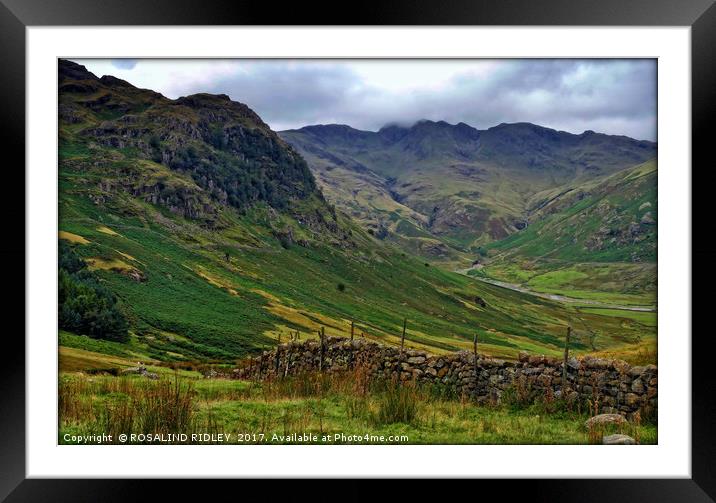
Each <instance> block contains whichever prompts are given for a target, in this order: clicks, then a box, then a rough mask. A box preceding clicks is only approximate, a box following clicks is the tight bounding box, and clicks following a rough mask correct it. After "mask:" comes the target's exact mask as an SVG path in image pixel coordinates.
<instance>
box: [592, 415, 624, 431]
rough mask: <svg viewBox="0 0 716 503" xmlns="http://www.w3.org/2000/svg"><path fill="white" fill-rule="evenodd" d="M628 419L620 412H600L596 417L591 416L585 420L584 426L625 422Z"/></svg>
mask: <svg viewBox="0 0 716 503" xmlns="http://www.w3.org/2000/svg"><path fill="white" fill-rule="evenodd" d="M625 423H626V419H624V416H621V415H619V414H598V415H596V416H594V417H590V418H589V419H587V420H586V421H585V422H584V426H586V427H587V428H593V427H595V426H603V425H607V424H625Z"/></svg>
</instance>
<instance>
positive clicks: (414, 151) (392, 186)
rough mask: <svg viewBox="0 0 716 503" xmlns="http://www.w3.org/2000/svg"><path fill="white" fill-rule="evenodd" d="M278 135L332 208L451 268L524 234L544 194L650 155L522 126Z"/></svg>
mask: <svg viewBox="0 0 716 503" xmlns="http://www.w3.org/2000/svg"><path fill="white" fill-rule="evenodd" d="M280 135H281V137H282V138H283V139H285V140H286V141H287V142H288V143H290V144H291V145H293V146H294V147H295V148H296V150H297V151H298V152H300V153H301V154H302V155H303V156H304V157H305V158H306V160H307V161H308V163H309V165H310V167H311V169H312V170H313V172H314V174H315V176H316V178H317V180H318V183H319V185H320V186H321V188H322V190H323V191H324V193H325V194H326V196H327V197H328V199H329V200H330V201H331V202H333V203H335V204H336V205H337V206H338V207H339V208H341V209H344V210H345V211H347V212H349V213H350V214H351V215H353V216H354V217H355V218H357V219H358V220H359V221H361V222H362V223H363V225H365V226H366V227H367V228H369V229H373V231H374V232H376V233H379V234H380V235H382V236H384V237H389V238H390V239H392V240H395V241H396V242H398V243H400V244H401V245H402V246H403V247H404V248H405V249H407V250H410V251H412V252H417V253H420V254H422V255H424V256H427V257H431V258H434V259H440V260H445V261H455V260H459V259H460V258H462V259H463V260H464V259H466V258H467V257H469V256H471V255H474V252H475V251H477V250H479V249H480V248H481V247H484V246H485V245H487V244H488V243H491V242H494V241H496V240H501V239H504V238H506V237H508V236H510V235H513V234H515V233H516V232H518V231H520V230H521V229H524V228H525V227H526V226H527V225H529V224H530V221H531V219H534V211H533V210H534V207H535V205H536V204H537V203H538V202H539V201H542V200H543V199H544V198H545V197H547V196H548V195H550V194H554V193H555V192H556V193H560V192H562V191H563V190H566V189H567V188H569V187H576V186H578V185H579V184H581V183H588V182H590V181H593V180H598V179H604V178H606V177H608V176H610V175H612V174H614V173H617V172H619V171H621V170H623V169H626V168H629V167H631V166H634V165H637V164H641V163H643V162H645V161H647V160H649V159H653V158H654V157H655V156H656V144H655V143H652V142H648V141H638V140H634V139H631V138H627V137H624V136H609V135H605V134H599V133H595V132H592V131H587V132H585V133H583V134H580V135H575V134H571V133H567V132H564V131H555V130H553V129H548V128H545V127H541V126H537V125H534V124H529V123H517V124H500V125H498V126H495V127H492V128H489V129H487V130H477V129H475V128H472V127H471V126H469V125H467V124H464V123H459V124H456V125H451V124H448V123H446V122H443V121H439V122H433V121H427V120H423V121H419V122H417V123H416V124H414V125H412V126H410V127H405V126H400V125H389V126H386V127H384V128H382V129H380V130H379V131H377V132H369V131H359V130H355V129H353V128H350V127H349V126H344V125H325V126H307V127H304V128H301V129H297V130H289V131H282V132H280Z"/></svg>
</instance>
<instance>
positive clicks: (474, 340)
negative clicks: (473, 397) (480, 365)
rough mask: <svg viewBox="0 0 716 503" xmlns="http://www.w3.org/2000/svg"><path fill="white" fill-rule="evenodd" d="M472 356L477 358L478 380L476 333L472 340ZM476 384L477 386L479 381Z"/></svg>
mask: <svg viewBox="0 0 716 503" xmlns="http://www.w3.org/2000/svg"><path fill="white" fill-rule="evenodd" d="M472 354H473V355H474V356H475V361H474V362H475V379H477V332H475V336H474V337H473V338H472ZM475 384H477V381H476V382H475Z"/></svg>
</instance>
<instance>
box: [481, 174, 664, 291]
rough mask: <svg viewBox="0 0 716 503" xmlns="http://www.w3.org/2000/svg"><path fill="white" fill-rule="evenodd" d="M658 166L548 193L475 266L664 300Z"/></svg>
mask: <svg viewBox="0 0 716 503" xmlns="http://www.w3.org/2000/svg"><path fill="white" fill-rule="evenodd" d="M656 192H657V169H656V163H655V161H649V162H646V163H644V164H640V165H638V166H634V167H632V168H629V169H626V170H622V171H620V172H618V173H616V174H614V175H611V176H608V177H606V178H605V179H598V180H595V181H592V182H589V183H584V184H581V185H576V186H573V187H569V188H567V189H563V190H561V192H560V193H559V194H557V195H554V194H541V195H540V197H538V198H535V199H534V200H533V201H532V205H533V208H532V209H531V211H530V212H529V215H530V217H529V219H530V221H534V223H530V225H529V226H528V227H526V228H525V229H523V230H521V231H519V232H517V233H515V234H513V235H511V236H509V237H507V238H506V239H503V240H501V241H497V242H494V243H490V244H488V245H487V246H486V247H485V250H486V252H487V255H488V257H489V258H488V259H486V260H485V261H484V264H481V265H480V266H478V267H476V268H475V269H473V270H472V271H471V273H472V274H478V275H484V276H489V277H493V278H496V279H501V280H506V281H510V282H515V283H520V284H523V285H526V286H528V287H529V288H531V289H532V290H535V291H540V292H551V293H563V294H567V295H571V296H577V297H585V298H590V297H591V298H603V299H604V298H606V297H605V296H607V297H612V300H617V301H619V302H627V303H635V302H636V303H643V304H655V302H656V258H657V257H656V251H657V250H656V241H657V213H658V211H657V210H658V208H657V198H656Z"/></svg>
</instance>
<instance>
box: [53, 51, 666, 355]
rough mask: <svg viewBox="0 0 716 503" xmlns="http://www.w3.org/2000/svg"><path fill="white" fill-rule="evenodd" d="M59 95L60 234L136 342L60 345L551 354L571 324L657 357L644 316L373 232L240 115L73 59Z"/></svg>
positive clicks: (588, 339) (145, 351)
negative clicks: (359, 344) (319, 339)
mask: <svg viewBox="0 0 716 503" xmlns="http://www.w3.org/2000/svg"><path fill="white" fill-rule="evenodd" d="M59 86H60V117H59V120H60V153H59V177H60V179H59V184H60V194H59V200H60V207H59V211H60V224H59V225H60V229H59V230H60V234H59V239H60V240H62V241H63V242H64V243H65V244H67V245H68V246H69V247H71V249H72V251H73V253H74V254H76V255H77V256H78V257H79V258H80V259H81V260H82V261H83V262H84V264H85V265H86V270H87V274H91V275H92V276H93V277H94V278H96V280H97V281H98V282H99V283H100V284H101V285H102V286H103V287H104V288H106V289H107V290H109V291H110V292H111V293H112V294H113V295H114V296H116V306H117V308H118V309H119V310H120V311H121V312H122V313H123V314H124V316H125V317H126V320H127V323H128V328H129V330H128V333H129V341H128V342H116V341H98V340H96V339H90V338H89V337H87V335H88V334H72V333H64V335H63V336H62V337H61V339H60V342H61V344H62V345H63V347H65V348H74V349H76V350H78V351H80V350H81V351H82V352H84V353H82V354H85V353H104V354H111V355H115V356H121V357H123V358H132V359H135V358H137V359H151V360H155V361H181V360H190V361H196V360H221V361H230V360H233V359H236V358H239V357H241V356H244V355H246V354H247V353H250V352H255V351H258V350H260V349H262V348H265V347H269V346H271V345H274V344H275V343H276V340H277V339H278V338H279V337H284V338H287V337H289V334H290V333H292V332H294V331H297V330H298V331H300V333H301V337H302V338H305V337H316V334H317V331H318V330H319V328H321V327H324V328H325V331H326V333H327V334H328V335H344V336H347V335H348V334H349V333H350V324H351V321H355V326H356V328H355V330H356V336H360V335H362V334H365V337H369V338H373V339H378V340H382V341H385V342H388V343H399V338H400V331H401V329H402V325H403V320H404V319H406V318H407V320H408V331H407V335H406V340H407V344H408V345H409V346H413V347H422V348H426V349H429V350H430V351H433V352H441V351H453V350H457V349H467V348H469V347H471V344H472V339H473V335H474V334H475V332H477V333H479V337H480V344H481V351H484V352H486V353H489V354H493V355H497V356H502V357H508V358H513V357H515V356H516V355H517V353H518V351H520V350H528V351H531V352H536V353H544V354H552V355H558V354H559V353H560V352H561V350H562V349H561V348H562V344H563V342H562V341H563V336H564V332H565V329H566V326H567V324H573V325H574V326H575V343H574V349H575V351H577V352H592V351H595V350H596V351H614V352H624V353H625V354H632V353H633V354H636V351H640V350H641V349H642V348H646V349H648V350H653V348H654V346H655V331H654V328H653V324H651V323H650V322H649V320H646V321H645V320H640V319H633V317H630V316H628V315H627V314H628V313H619V312H617V313H614V312H608V311H607V312H604V311H598V310H594V309H583V308H580V307H578V306H569V305H565V304H562V303H559V302H554V301H551V300H548V299H542V298H538V297H535V296H531V295H526V294H522V293H519V292H513V291H510V290H507V289H504V288H500V287H496V286H493V285H489V284H484V283H480V282H477V281H475V280H473V279H471V278H469V277H467V276H464V275H459V274H456V273H452V272H449V271H446V270H443V269H440V268H438V267H434V266H432V265H430V264H426V263H425V261H424V260H422V259H418V258H415V257H414V256H413V255H411V254H410V253H406V252H405V251H403V250H401V249H399V248H397V247H395V246H394V245H393V244H392V243H390V242H387V241H384V240H381V239H380V237H381V236H379V235H376V234H377V233H376V232H375V231H374V232H373V234H371V233H369V232H367V231H365V230H364V229H363V227H362V226H361V225H359V224H358V223H357V222H356V221H355V220H353V219H352V218H351V217H350V215H346V214H345V213H344V212H342V211H336V209H334V207H333V206H332V205H331V204H330V203H329V202H327V201H326V200H325V199H324V196H323V194H322V192H321V190H320V187H319V186H318V185H317V184H316V182H315V181H314V177H313V176H312V174H311V172H310V171H309V170H308V167H307V165H306V163H305V161H304V160H303V158H302V157H301V156H300V155H299V154H298V153H297V152H296V151H294V150H293V148H291V147H290V146H289V145H288V144H287V143H285V142H284V141H283V140H282V139H281V138H279V137H278V136H277V135H276V134H275V133H274V132H272V131H271V130H270V129H269V128H268V127H267V126H266V125H265V124H264V123H263V122H262V121H261V119H260V118H259V117H258V116H256V114H254V113H253V112H252V111H251V110H250V109H249V108H248V107H247V106H246V105H242V104H240V103H236V102H232V101H230V100H229V99H228V98H226V97H222V96H210V95H195V96H190V97H184V98H180V99H178V100H169V99H167V98H164V97H163V96H161V95H158V94H157V93H154V92H152V91H147V90H141V89H137V88H135V87H133V86H131V85H130V84H128V83H126V82H124V81H119V80H118V79H114V78H112V77H102V78H101V79H99V78H97V77H96V76H94V75H92V74H90V73H89V72H87V71H86V70H85V69H84V67H81V66H79V65H75V64H73V63H69V62H64V61H61V62H60V83H59ZM329 199H330V198H329ZM396 211H398V210H396ZM400 211H403V210H402V208H400ZM405 211H407V210H405ZM416 218H417V217H416ZM406 221H408V222H410V220H409V219H407V218H406ZM402 225H403V226H405V225H407V224H402ZM405 232H406V233H409V232H414V233H416V234H418V236H417V237H422V235H420V233H421V232H423V231H421V227H419V226H416V227H415V229H406V230H405ZM426 239H427V238H426ZM93 281H94V280H93ZM651 354H652V356H653V353H651ZM635 358H637V357H636V356H635ZM638 358H643V356H639V357H638Z"/></svg>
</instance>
